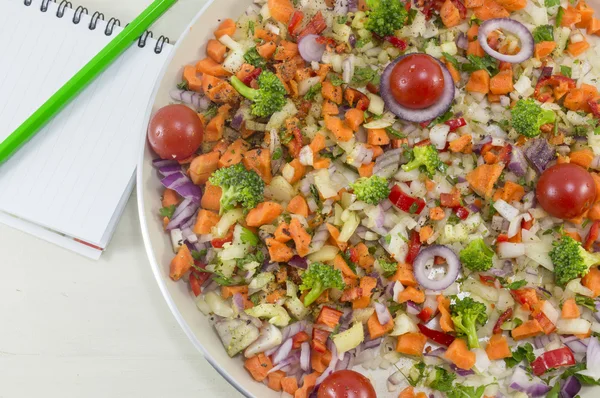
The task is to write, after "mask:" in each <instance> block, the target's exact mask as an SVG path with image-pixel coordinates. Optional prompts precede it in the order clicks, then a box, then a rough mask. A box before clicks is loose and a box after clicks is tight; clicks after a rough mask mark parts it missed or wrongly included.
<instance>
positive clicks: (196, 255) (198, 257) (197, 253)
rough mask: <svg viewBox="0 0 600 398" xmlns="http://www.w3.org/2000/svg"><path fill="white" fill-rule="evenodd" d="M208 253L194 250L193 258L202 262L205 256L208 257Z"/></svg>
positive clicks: (204, 250)
mask: <svg viewBox="0 0 600 398" xmlns="http://www.w3.org/2000/svg"><path fill="white" fill-rule="evenodd" d="M207 252H208V250H206V249H202V250H200V251H197V250H192V258H193V259H194V260H198V261H200V260H202V258H203V257H204V256H206V253H207Z"/></svg>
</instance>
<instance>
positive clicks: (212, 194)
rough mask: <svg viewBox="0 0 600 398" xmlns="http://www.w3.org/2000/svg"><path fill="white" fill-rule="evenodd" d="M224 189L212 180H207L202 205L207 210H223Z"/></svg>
mask: <svg viewBox="0 0 600 398" xmlns="http://www.w3.org/2000/svg"><path fill="white" fill-rule="evenodd" d="M222 193H223V190H222V189H221V187H217V186H215V185H212V184H211V183H210V182H206V185H205V186H204V194H203V195H202V200H201V201H200V206H201V207H202V208H203V209H206V210H214V211H219V210H221V195H222Z"/></svg>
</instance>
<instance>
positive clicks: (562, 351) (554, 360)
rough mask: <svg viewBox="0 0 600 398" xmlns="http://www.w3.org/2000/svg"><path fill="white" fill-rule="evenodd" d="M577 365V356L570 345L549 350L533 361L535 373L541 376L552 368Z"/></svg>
mask: <svg viewBox="0 0 600 398" xmlns="http://www.w3.org/2000/svg"><path fill="white" fill-rule="evenodd" d="M572 365H575V356H574V355H573V352H572V351H571V350H570V349H569V347H562V348H557V349H556V350H552V351H548V352H545V353H543V354H542V355H540V356H539V357H537V358H536V359H535V360H534V361H533V362H531V369H532V370H533V374H535V375H536V376H541V375H543V374H544V373H546V372H547V371H548V370H550V369H556V368H561V367H563V366H572Z"/></svg>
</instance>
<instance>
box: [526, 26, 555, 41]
mask: <svg viewBox="0 0 600 398" xmlns="http://www.w3.org/2000/svg"><path fill="white" fill-rule="evenodd" d="M531 34H532V35H533V40H534V41H535V42H536V43H539V42H542V41H554V27H553V26H552V25H540V26H538V27H536V28H535V29H534V30H533V32H532V33H531Z"/></svg>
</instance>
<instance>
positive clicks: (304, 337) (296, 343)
mask: <svg viewBox="0 0 600 398" xmlns="http://www.w3.org/2000/svg"><path fill="white" fill-rule="evenodd" d="M308 340H310V336H309V335H308V333H306V332H304V331H302V332H298V333H296V334H295V335H293V336H292V348H293V349H294V350H297V349H298V348H300V345H301V344H302V343H304V342H307V341H308Z"/></svg>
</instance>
